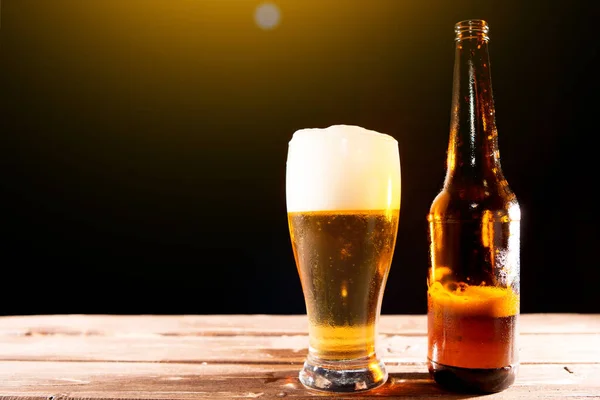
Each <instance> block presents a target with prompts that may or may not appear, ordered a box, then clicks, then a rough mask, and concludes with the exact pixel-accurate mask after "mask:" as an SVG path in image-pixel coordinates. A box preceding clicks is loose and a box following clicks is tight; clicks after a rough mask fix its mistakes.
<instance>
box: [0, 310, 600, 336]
mask: <svg viewBox="0 0 600 400" xmlns="http://www.w3.org/2000/svg"><path fill="white" fill-rule="evenodd" d="M520 330H521V332H522V333H539V334H544V333H567V334H577V333H600V314H523V315H522V316H521V323H520ZM306 332H307V319H306V316H305V315H216V316H214V315H178V316H154V315H140V316H107V315H38V316H9V317H0V336H4V335H24V336H26V335H71V336H77V335H87V336H128V335H131V334H136V335H161V336H203V335H208V336H217V335H226V336H235V335H240V334H242V335H261V336H267V335H295V334H305V333H306ZM379 332H380V333H382V334H387V335H425V334H426V333H427V322H426V317H425V316H423V315H382V316H381V319H380V323H379Z"/></svg>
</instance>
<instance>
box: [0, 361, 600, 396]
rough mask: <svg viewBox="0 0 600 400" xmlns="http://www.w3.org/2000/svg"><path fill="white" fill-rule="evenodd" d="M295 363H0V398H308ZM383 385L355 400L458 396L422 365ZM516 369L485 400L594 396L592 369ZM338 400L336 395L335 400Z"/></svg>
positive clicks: (395, 373)
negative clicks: (508, 382) (511, 381)
mask: <svg viewBox="0 0 600 400" xmlns="http://www.w3.org/2000/svg"><path fill="white" fill-rule="evenodd" d="M300 366H301V365H300V364H290V365H275V366H273V365H262V364H256V365H243V364H241V365H239V364H234V365H219V364H216V365H212V364H161V363H135V364H133V365H132V364H129V363H113V364H109V363H95V362H91V363H72V362H63V363H54V362H1V363H0V393H1V394H2V395H3V396H4V398H6V397H9V396H13V397H23V396H26V397H30V398H39V399H42V398H43V399H49V398H50V397H51V396H54V399H55V400H56V399H57V398H58V397H60V398H69V399H82V398H120V399H221V398H263V399H267V398H281V397H289V398H299V399H305V398H314V394H313V393H312V392H309V391H307V390H305V389H304V388H303V387H302V386H301V385H300V384H299V383H298V381H297V375H298V370H299V368H300ZM388 369H389V372H390V378H389V380H388V383H387V384H386V385H385V386H384V387H382V388H380V389H377V390H374V391H373V392H369V393H365V394H362V395H360V396H347V398H353V399H359V398H370V397H381V396H393V397H397V398H405V399H410V398H436V397H443V398H465V397H464V395H452V394H451V393H447V392H444V391H442V390H440V389H439V388H438V387H437V386H436V385H435V384H434V383H433V382H432V381H431V380H430V379H429V375H428V373H427V369H426V367H425V365H395V366H389V367H388ZM569 370H570V371H571V372H569V371H567V370H565V368H564V366H560V365H527V366H523V367H522V368H521V370H520V373H519V378H518V380H517V382H516V383H515V385H514V386H513V387H512V388H510V389H509V390H507V391H506V392H504V393H500V394H497V395H492V396H486V397H485V398H489V399H515V398H516V399H520V398H536V399H540V398H567V397H569V398H573V397H575V398H577V397H585V396H588V397H587V398H589V397H590V396H594V395H598V394H599V393H600V382H599V380H598V379H597V376H598V373H599V372H600V369H599V368H598V366H597V365H570V366H569ZM336 398H340V397H336Z"/></svg>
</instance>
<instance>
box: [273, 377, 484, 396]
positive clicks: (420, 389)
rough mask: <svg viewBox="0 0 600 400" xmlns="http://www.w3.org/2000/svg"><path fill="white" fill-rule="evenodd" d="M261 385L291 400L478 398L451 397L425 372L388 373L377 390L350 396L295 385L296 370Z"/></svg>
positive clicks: (449, 393) (454, 394) (451, 394)
mask: <svg viewBox="0 0 600 400" xmlns="http://www.w3.org/2000/svg"><path fill="white" fill-rule="evenodd" d="M262 380H263V383H264V384H267V386H268V387H269V389H271V390H273V389H276V388H279V389H280V391H279V392H278V393H277V394H278V397H286V396H287V395H288V394H289V395H292V397H294V398H297V397H299V398H304V396H303V394H302V392H305V393H306V394H309V395H311V396H314V395H317V396H319V395H321V396H323V397H335V398H336V399H357V396H358V398H360V399H363V398H370V397H373V398H378V397H379V398H381V397H393V398H399V399H402V398H410V399H414V398H438V397H440V398H442V397H443V398H444V399H469V398H474V397H479V396H480V395H477V394H470V393H453V392H448V391H445V390H443V389H441V388H440V387H439V386H438V385H437V384H436V383H435V382H434V381H433V380H432V379H431V378H430V375H429V373H428V372H406V373H401V372H400V373H390V375H389V378H388V381H387V382H386V383H385V385H383V386H381V387H380V388H377V389H374V390H370V391H367V392H361V393H358V394H351V393H325V392H317V391H312V390H308V389H305V388H304V387H303V386H302V384H301V383H300V382H299V381H298V371H297V370H285V371H277V372H269V373H266V377H263V378H262Z"/></svg>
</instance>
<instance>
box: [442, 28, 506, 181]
mask: <svg viewBox="0 0 600 400" xmlns="http://www.w3.org/2000/svg"><path fill="white" fill-rule="evenodd" d="M475 22H479V23H480V24H483V25H479V26H473V25H465V22H463V23H459V24H457V26H456V34H457V36H456V53H455V64H454V88H453V94H452V114H451V123H450V140H449V144H448V160H447V174H446V181H445V186H448V185H449V184H450V183H460V182H464V183H467V182H468V183H470V184H473V183H476V184H481V185H484V186H487V184H488V183H492V182H490V181H496V182H498V181H499V180H503V177H502V171H501V168H500V154H499V151H498V133H497V130H496V122H495V117H494V114H495V109H494V99H493V96H492V80H491V74H490V60H489V53H488V37H487V25H486V24H485V22H483V21H475ZM466 23H468V24H472V23H473V21H466Z"/></svg>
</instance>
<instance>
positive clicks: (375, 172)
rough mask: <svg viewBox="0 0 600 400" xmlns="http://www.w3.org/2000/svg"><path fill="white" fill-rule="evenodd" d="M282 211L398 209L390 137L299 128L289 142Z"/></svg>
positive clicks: (356, 129) (396, 158) (394, 146)
mask: <svg viewBox="0 0 600 400" xmlns="http://www.w3.org/2000/svg"><path fill="white" fill-rule="evenodd" d="M286 196H287V211H288V212H300V211H332V210H340V211H342V210H398V209H399V208H400V155H399V152H398V142H397V141H396V139H394V138H393V137H391V136H389V135H386V134H383V133H379V132H376V131H373V130H368V129H365V128H362V127H360V126H353V125H333V126H330V127H328V128H323V129H319V128H315V129H301V130H298V131H296V132H295V133H294V135H293V137H292V140H291V141H290V143H289V149H288V158H287V176H286Z"/></svg>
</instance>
